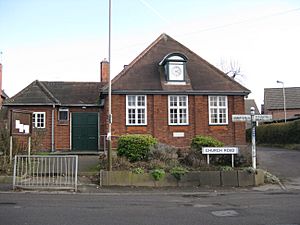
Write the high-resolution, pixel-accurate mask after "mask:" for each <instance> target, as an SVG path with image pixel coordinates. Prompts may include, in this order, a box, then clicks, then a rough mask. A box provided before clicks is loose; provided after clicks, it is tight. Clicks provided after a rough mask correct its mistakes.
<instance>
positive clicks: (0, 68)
mask: <svg viewBox="0 0 300 225" xmlns="http://www.w3.org/2000/svg"><path fill="white" fill-rule="evenodd" d="M1 96H2V64H1V63H0V98H1Z"/></svg>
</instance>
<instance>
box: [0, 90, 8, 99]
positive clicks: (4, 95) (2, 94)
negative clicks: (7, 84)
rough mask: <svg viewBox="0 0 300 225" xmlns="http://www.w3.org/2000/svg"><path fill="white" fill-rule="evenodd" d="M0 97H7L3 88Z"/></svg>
mask: <svg viewBox="0 0 300 225" xmlns="http://www.w3.org/2000/svg"><path fill="white" fill-rule="evenodd" d="M1 98H3V99H7V98H9V97H8V95H7V94H6V93H5V91H4V90H2V92H1Z"/></svg>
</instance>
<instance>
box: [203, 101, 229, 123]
mask: <svg viewBox="0 0 300 225" xmlns="http://www.w3.org/2000/svg"><path fill="white" fill-rule="evenodd" d="M210 97H217V102H218V106H217V107H212V108H216V109H217V111H218V112H217V120H218V121H219V120H220V118H219V109H220V107H219V98H220V97H226V122H225V123H219V122H218V123H212V121H211V112H210V109H211V107H210ZM221 108H223V107H221ZM208 120H209V125H228V97H227V96H226V95H218V96H214V95H209V96H208Z"/></svg>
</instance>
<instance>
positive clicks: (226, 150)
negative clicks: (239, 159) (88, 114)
mask: <svg viewBox="0 0 300 225" xmlns="http://www.w3.org/2000/svg"><path fill="white" fill-rule="evenodd" d="M238 153H239V148H237V147H203V148H202V154H205V155H207V164H208V165H209V155H224V154H225V155H226V154H230V155H231V166H232V167H234V155H235V154H238Z"/></svg>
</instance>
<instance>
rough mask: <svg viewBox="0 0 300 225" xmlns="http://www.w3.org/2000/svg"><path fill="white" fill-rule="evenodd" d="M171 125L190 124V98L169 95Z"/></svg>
mask: <svg viewBox="0 0 300 225" xmlns="http://www.w3.org/2000/svg"><path fill="white" fill-rule="evenodd" d="M168 102H169V125H187V124H188V123H189V113H188V108H189V104H188V96H186V95H169V99H168Z"/></svg>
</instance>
